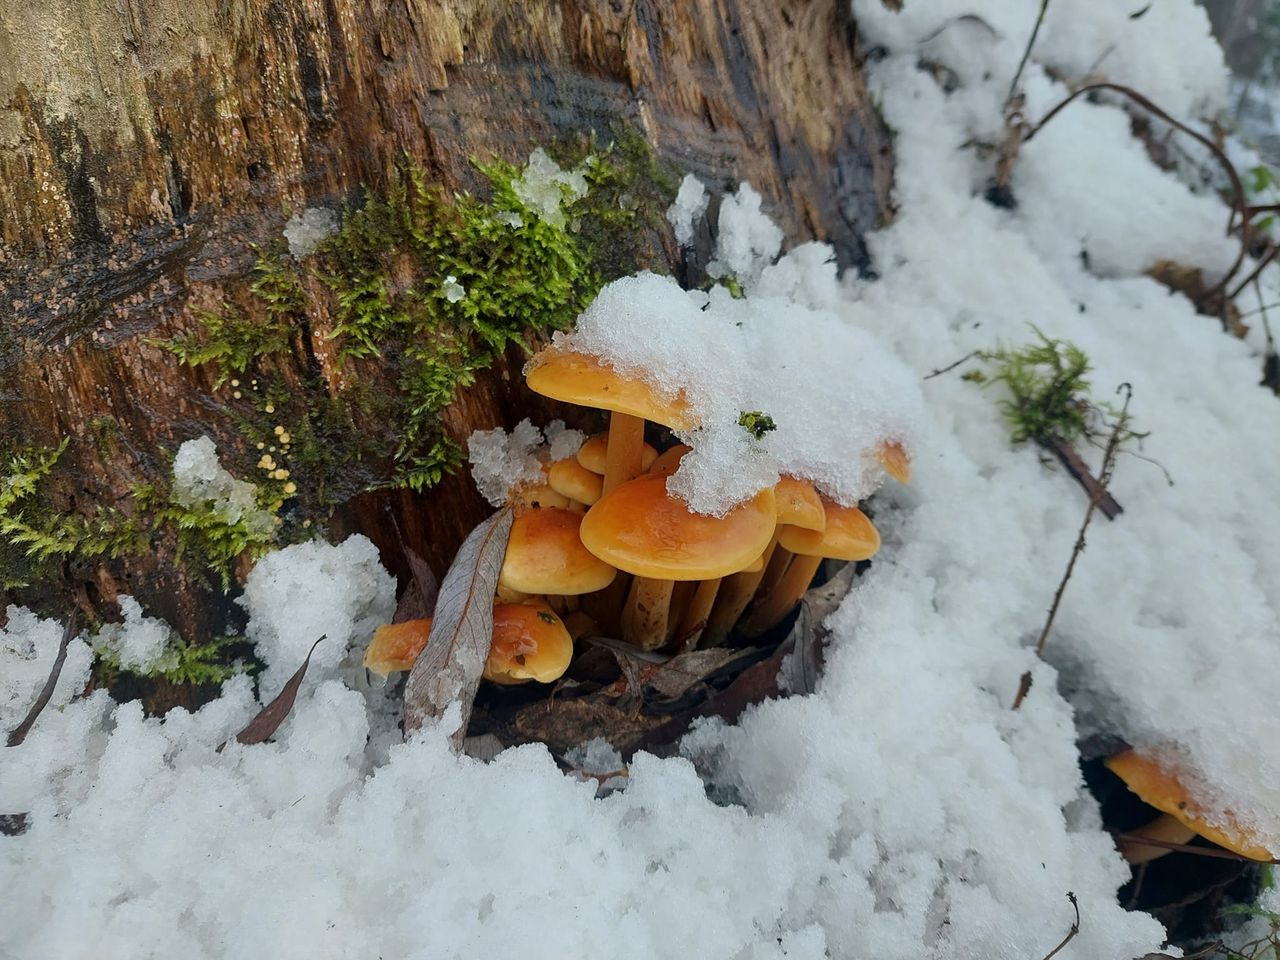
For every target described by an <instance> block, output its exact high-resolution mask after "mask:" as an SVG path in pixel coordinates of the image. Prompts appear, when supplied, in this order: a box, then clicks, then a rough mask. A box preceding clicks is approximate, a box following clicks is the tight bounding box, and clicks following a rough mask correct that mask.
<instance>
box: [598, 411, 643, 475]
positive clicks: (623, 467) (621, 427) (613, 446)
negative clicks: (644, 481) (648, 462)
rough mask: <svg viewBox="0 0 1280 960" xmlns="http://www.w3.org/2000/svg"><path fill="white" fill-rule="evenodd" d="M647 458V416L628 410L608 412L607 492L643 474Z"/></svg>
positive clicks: (605, 471)
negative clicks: (645, 436)
mask: <svg viewBox="0 0 1280 960" xmlns="http://www.w3.org/2000/svg"><path fill="white" fill-rule="evenodd" d="M643 462H644V420H643V419H642V418H641V417H633V416H632V415H631V414H629V413H618V412H617V411H616V410H615V411H614V412H613V413H611V414H610V415H609V446H608V449H607V452H606V453H605V467H604V492H605V493H608V492H609V491H610V490H612V489H613V488H614V487H616V486H618V485H619V484H623V483H626V482H627V481H628V480H631V479H632V478H634V477H638V476H640V472H641V465H642V463H643Z"/></svg>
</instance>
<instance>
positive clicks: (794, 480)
mask: <svg viewBox="0 0 1280 960" xmlns="http://www.w3.org/2000/svg"><path fill="white" fill-rule="evenodd" d="M773 492H774V494H775V495H776V496H777V498H778V523H779V524H786V525H789V526H793V527H803V528H804V529H805V530H825V529H826V526H827V515H826V511H825V510H824V509H823V507H822V498H821V497H820V496H818V491H817V490H816V489H814V486H813V484H812V483H810V482H809V481H808V480H801V479H800V478H799V477H783V478H782V479H781V480H779V481H778V482H777V483H776V484H775V485H774V487H773ZM793 552H794V551H793Z"/></svg>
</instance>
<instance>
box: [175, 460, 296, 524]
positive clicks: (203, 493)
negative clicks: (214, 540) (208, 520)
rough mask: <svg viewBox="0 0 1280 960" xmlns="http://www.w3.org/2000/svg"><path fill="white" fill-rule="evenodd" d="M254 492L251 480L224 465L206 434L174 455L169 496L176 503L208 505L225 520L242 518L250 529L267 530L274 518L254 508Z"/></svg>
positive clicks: (231, 521) (238, 521) (231, 520)
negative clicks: (170, 494)
mask: <svg viewBox="0 0 1280 960" xmlns="http://www.w3.org/2000/svg"><path fill="white" fill-rule="evenodd" d="M257 493H258V488H257V487H255V486H254V485H253V484H252V483H249V482H248V481H247V480H237V479H236V478H235V477H234V476H232V475H231V474H230V473H228V472H227V471H226V470H225V469H223V467H222V464H221V463H219V462H218V450H217V447H215V446H214V443H213V441H212V440H211V439H209V437H197V438H196V439H194V440H188V441H186V442H185V443H183V444H182V446H180V447H179V448H178V452H177V454H176V455H175V456H174V458H173V490H172V496H173V499H174V501H175V502H176V503H177V504H178V505H179V506H182V507H187V508H188V509H192V508H208V509H210V510H212V511H213V513H215V514H216V515H218V516H219V517H221V518H222V519H223V520H225V521H226V522H227V523H240V522H241V521H244V522H245V523H246V524H248V525H249V527H250V529H252V530H256V531H258V532H264V531H269V530H270V529H271V528H272V525H273V522H274V521H273V519H272V516H271V513H270V512H269V511H266V510H259V509H258V508H257Z"/></svg>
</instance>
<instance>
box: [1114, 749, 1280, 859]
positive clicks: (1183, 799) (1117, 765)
mask: <svg viewBox="0 0 1280 960" xmlns="http://www.w3.org/2000/svg"><path fill="white" fill-rule="evenodd" d="M1106 764H1107V767H1108V768H1109V769H1110V770H1111V772H1112V773H1114V774H1115V775H1116V776H1118V777H1119V778H1120V779H1121V780H1123V781H1124V782H1125V785H1126V786H1127V787H1128V788H1129V789H1130V790H1132V791H1133V792H1134V793H1136V794H1137V795H1138V796H1139V797H1140V798H1141V799H1142V801H1143V802H1144V803H1147V804H1150V805H1151V806H1153V807H1155V808H1156V809H1157V810H1159V811H1161V812H1162V813H1167V814H1168V815H1169V816H1171V817H1173V818H1174V819H1175V820H1177V821H1178V822H1179V823H1182V824H1184V825H1185V826H1186V827H1187V828H1188V829H1189V830H1194V831H1195V832H1196V833H1198V834H1199V835H1200V836H1202V837H1204V838H1205V839H1206V840H1210V841H1212V842H1213V843H1216V844H1217V845H1218V846H1220V847H1225V848H1226V849H1228V850H1231V851H1234V852H1235V853H1238V854H1240V856H1242V857H1248V858H1249V859H1250V860H1263V861H1268V860H1270V859H1271V858H1272V854H1271V851H1270V850H1269V849H1268V848H1267V847H1265V846H1263V845H1262V843H1261V842H1260V840H1259V839H1258V838H1257V837H1256V836H1253V835H1252V834H1251V833H1250V831H1248V830H1247V829H1245V828H1244V827H1242V826H1241V825H1240V824H1239V823H1237V822H1236V821H1235V818H1234V817H1232V816H1231V814H1230V813H1229V812H1228V813H1226V814H1224V816H1223V819H1224V820H1226V821H1227V823H1226V824H1211V823H1207V822H1206V821H1205V820H1204V816H1203V813H1202V812H1201V808H1200V805H1199V804H1198V803H1197V802H1196V800H1195V798H1194V797H1193V796H1192V795H1191V791H1190V790H1188V789H1187V786H1186V784H1184V783H1183V782H1182V780H1181V779H1180V778H1179V775H1178V774H1179V771H1178V770H1177V768H1176V767H1169V766H1166V765H1163V764H1161V763H1160V762H1159V761H1158V760H1156V759H1155V758H1153V757H1150V756H1146V755H1144V754H1140V753H1138V752H1137V751H1136V750H1125V751H1124V752H1123V753H1118V754H1116V755H1115V756H1114V757H1108V758H1107V760H1106Z"/></svg>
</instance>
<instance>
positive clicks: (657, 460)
mask: <svg viewBox="0 0 1280 960" xmlns="http://www.w3.org/2000/svg"><path fill="white" fill-rule="evenodd" d="M692 449H693V448H692V447H690V446H689V445H688V444H685V443H677V444H676V445H675V446H674V447H672V448H671V449H670V450H663V451H662V453H660V454H658V455H657V456H656V457H654V458H653V460H652V462H650V464H649V465H648V466H646V467H645V468H644V469H645V472H646V473H652V474H660V475H661V476H664V477H669V476H671V474H673V473H675V472H676V470H678V469H679V467H680V461H681V460H682V459H683V458H684V455H685V454H686V453H688V452H689V451H690V450H692Z"/></svg>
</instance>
